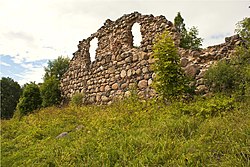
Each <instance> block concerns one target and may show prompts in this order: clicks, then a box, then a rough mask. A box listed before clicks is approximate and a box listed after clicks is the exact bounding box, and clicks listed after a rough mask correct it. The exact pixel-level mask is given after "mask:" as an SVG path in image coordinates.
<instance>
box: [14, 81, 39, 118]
mask: <svg viewBox="0 0 250 167" xmlns="http://www.w3.org/2000/svg"><path fill="white" fill-rule="evenodd" d="M41 104H42V98H41V95H40V90H39V87H38V85H36V84H35V83H32V82H31V83H29V84H27V85H26V86H25V87H24V90H23V93H22V96H21V98H20V99H19V103H18V104H17V112H18V113H19V114H20V116H23V115H26V114H28V113H31V112H32V111H34V110H36V109H38V108H40V106H41Z"/></svg>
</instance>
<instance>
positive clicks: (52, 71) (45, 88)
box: [41, 56, 70, 107]
mask: <svg viewBox="0 0 250 167" xmlns="http://www.w3.org/2000/svg"><path fill="white" fill-rule="evenodd" d="M69 61H70V60H69V58H68V57H67V58H63V57H62V56H59V57H58V58H57V59H55V60H53V61H49V62H48V66H47V67H45V68H44V70H45V76H44V83H43V84H42V86H41V95H42V99H43V102H42V106H43V107H48V106H52V105H58V104H60V102H61V91H60V80H61V79H62V76H63V74H64V73H65V72H66V71H67V70H68V67H69Z"/></svg>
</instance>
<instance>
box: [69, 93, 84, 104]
mask: <svg viewBox="0 0 250 167" xmlns="http://www.w3.org/2000/svg"><path fill="white" fill-rule="evenodd" d="M84 98H85V95H84V94H83V93H75V94H74V95H73V96H72V98H71V101H70V104H71V105H73V106H76V107H80V106H81V105H82V104H83V102H84Z"/></svg>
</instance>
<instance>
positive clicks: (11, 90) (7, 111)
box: [0, 77, 21, 119]
mask: <svg viewBox="0 0 250 167" xmlns="http://www.w3.org/2000/svg"><path fill="white" fill-rule="evenodd" d="M0 85H1V86H0V87H1V118H7V119H8V118H11V117H12V116H13V114H14V111H15V109H16V105H17V103H18V99H19V97H20V94H21V87H20V85H19V84H18V83H17V82H15V81H14V80H13V79H11V78H9V77H7V78H5V77H2V78H1V80H0Z"/></svg>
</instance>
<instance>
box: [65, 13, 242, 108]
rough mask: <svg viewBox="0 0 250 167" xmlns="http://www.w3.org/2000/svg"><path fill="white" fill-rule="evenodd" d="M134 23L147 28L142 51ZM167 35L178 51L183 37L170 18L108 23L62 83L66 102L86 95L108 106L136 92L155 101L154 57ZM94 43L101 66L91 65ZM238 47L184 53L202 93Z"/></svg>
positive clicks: (83, 46) (230, 42) (232, 41)
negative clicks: (214, 68) (212, 71)
mask: <svg viewBox="0 0 250 167" xmlns="http://www.w3.org/2000/svg"><path fill="white" fill-rule="evenodd" d="M134 23H139V24H140V26H141V27H140V31H141V35H142V41H141V45H140V46H139V47H134V46H133V35H132V31H131V28H132V26H133V24H134ZM166 29H168V30H169V31H170V34H171V35H172V37H173V39H174V41H175V44H176V46H178V45H179V34H178V33H177V32H176V31H175V28H174V26H173V24H172V23H171V22H170V21H168V20H167V19H166V18H165V17H164V16H156V17H154V16H153V15H141V14H140V13H137V12H135V13H132V14H129V15H123V16H122V17H121V18H119V19H117V20H116V21H111V20H109V19H108V20H106V22H105V23H104V25H103V26H102V27H101V28H100V29H99V30H98V31H97V32H96V33H94V34H92V35H91V36H90V37H89V38H87V39H83V40H82V41H80V42H79V44H78V50H77V51H76V52H75V53H74V54H73V55H74V56H73V58H72V60H71V62H70V67H69V70H68V71H67V72H66V73H65V74H64V76H63V79H62V81H61V89H62V93H63V97H64V98H70V97H71V96H72V95H73V94H74V93H76V92H82V93H84V94H85V96H86V98H85V102H86V103H95V104H107V103H110V102H112V101H113V100H114V99H116V98H122V97H124V96H127V95H129V93H130V92H129V90H130V89H132V88H136V89H137V90H138V94H139V96H141V97H146V98H148V97H153V96H155V91H154V90H153V88H152V87H151V86H150V85H151V84H152V81H153V79H154V75H155V74H154V72H153V71H152V68H151V65H152V64H153V63H154V59H152V58H151V57H150V55H151V54H152V46H153V41H154V39H155V37H156V36H157V34H161V33H162V32H163V31H164V30H166ZM94 38H97V39H98V48H97V50H96V60H95V61H93V62H91V61H90V54H89V48H90V41H91V40H93V39H94ZM237 41H238V37H232V38H228V39H227V41H226V43H224V44H221V45H216V46H213V47H208V48H207V49H204V50H201V51H192V50H183V49H179V53H180V55H181V57H182V58H181V64H182V67H183V68H184V69H185V71H186V72H187V73H188V75H191V76H192V77H194V78H195V79H196V83H194V84H196V85H197V86H198V90H197V91H206V90H205V87H204V84H203V79H202V76H203V75H204V72H205V71H206V69H207V68H208V67H209V66H210V65H211V64H213V63H214V62H216V61H217V60H219V59H221V58H224V57H227V56H228V55H230V54H231V52H233V48H234V46H235V45H236V44H237Z"/></svg>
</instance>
